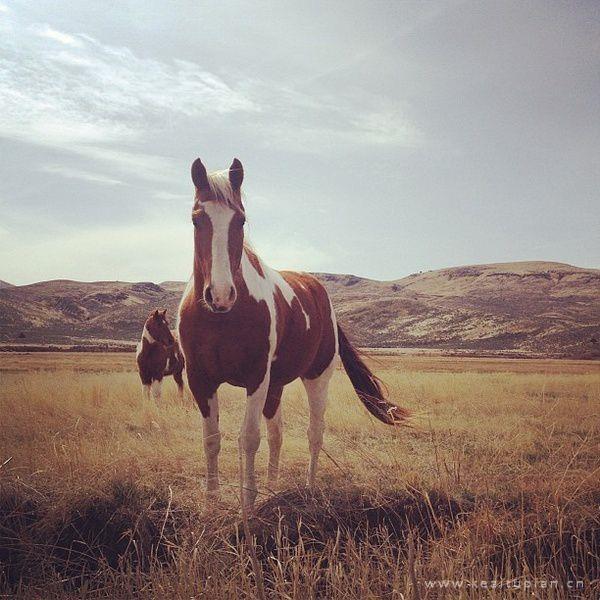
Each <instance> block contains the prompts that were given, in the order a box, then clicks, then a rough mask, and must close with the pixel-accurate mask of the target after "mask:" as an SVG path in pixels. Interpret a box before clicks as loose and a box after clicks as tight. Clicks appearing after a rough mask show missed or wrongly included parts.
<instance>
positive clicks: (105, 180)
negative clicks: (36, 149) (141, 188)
mask: <svg viewBox="0 0 600 600" xmlns="http://www.w3.org/2000/svg"><path fill="white" fill-rule="evenodd" d="M40 170H41V171H43V172H44V173H50V174H51V175H60V176H62V177H66V178H67V179H81V180H83V181H91V182H93V183H100V184H103V185H123V182H122V181H120V180H118V179H114V178H112V177H107V176H106V175H102V174H101V173H92V172H91V171H85V170H82V169H71V168H69V167H65V166H63V165H46V166H44V167H42V168H41V169H40Z"/></svg>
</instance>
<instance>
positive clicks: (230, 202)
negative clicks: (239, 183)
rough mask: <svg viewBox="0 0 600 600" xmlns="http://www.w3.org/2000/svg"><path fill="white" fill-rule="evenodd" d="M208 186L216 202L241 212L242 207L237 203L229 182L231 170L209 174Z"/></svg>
mask: <svg viewBox="0 0 600 600" xmlns="http://www.w3.org/2000/svg"><path fill="white" fill-rule="evenodd" d="M208 185H209V186H210V191H211V192H212V194H213V196H214V199H215V201H216V202H219V203H220V204H225V205H226V206H229V208H233V209H235V210H238V211H239V210H240V205H239V204H238V202H237V201H236V197H235V194H234V193H233V189H232V188H231V182H230V181H229V169H225V170H223V171H213V172H212V173H209V174H208Z"/></svg>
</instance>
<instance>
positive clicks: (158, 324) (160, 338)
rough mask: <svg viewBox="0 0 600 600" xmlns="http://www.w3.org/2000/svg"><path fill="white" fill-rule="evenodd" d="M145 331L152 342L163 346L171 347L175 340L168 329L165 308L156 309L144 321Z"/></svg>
mask: <svg viewBox="0 0 600 600" xmlns="http://www.w3.org/2000/svg"><path fill="white" fill-rule="evenodd" d="M146 329H147V330H148V333H149V334H150V335H151V336H152V338H153V339H154V340H156V341H157V342H160V343H161V344H163V345H164V346H172V345H173V344H174V343H175V338H174V337H173V334H172V333H171V330H170V329H169V322H168V321H167V309H166V308H164V309H162V310H159V309H156V310H154V311H152V312H151V313H150V315H149V316H148V318H147V319H146Z"/></svg>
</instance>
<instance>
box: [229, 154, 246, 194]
mask: <svg viewBox="0 0 600 600" xmlns="http://www.w3.org/2000/svg"><path fill="white" fill-rule="evenodd" d="M242 181H244V167H242V163H241V162H240V161H239V160H238V159H237V158H234V159H233V162H232V163H231V166H230V167H229V183H231V187H232V189H234V190H235V191H236V192H237V191H238V190H239V189H240V188H241V187H242Z"/></svg>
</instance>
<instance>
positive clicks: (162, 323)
mask: <svg viewBox="0 0 600 600" xmlns="http://www.w3.org/2000/svg"><path fill="white" fill-rule="evenodd" d="M136 361H137V365H138V371H139V374H140V379H141V380H142V386H143V389H144V396H145V397H146V398H148V399H149V398H150V390H152V396H153V397H154V399H155V400H157V401H158V400H160V397H161V387H162V380H163V377H166V376H168V375H173V379H174V380H175V383H177V390H178V392H179V397H180V398H183V376H182V373H183V370H184V368H185V360H184V358H183V354H182V353H181V350H180V349H179V344H178V343H177V340H176V338H175V337H174V336H173V333H172V332H171V330H170V329H169V323H168V321H167V309H166V308H165V309H163V310H158V309H157V310H155V311H153V312H151V313H150V315H149V317H148V318H147V319H146V322H145V323H144V330H143V332H142V339H141V340H140V342H139V344H138V346H137V353H136Z"/></svg>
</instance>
